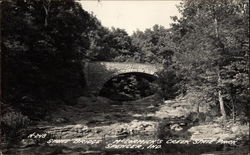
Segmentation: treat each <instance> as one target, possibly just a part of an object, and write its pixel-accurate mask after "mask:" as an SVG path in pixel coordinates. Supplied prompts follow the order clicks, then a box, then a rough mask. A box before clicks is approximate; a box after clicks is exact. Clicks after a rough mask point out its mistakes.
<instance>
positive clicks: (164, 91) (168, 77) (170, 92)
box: [158, 68, 184, 99]
mask: <svg viewBox="0 0 250 155" xmlns="http://www.w3.org/2000/svg"><path fill="white" fill-rule="evenodd" d="M158 85H159V87H160V89H159V91H158V94H159V95H160V96H161V97H162V98H164V99H173V98H174V97H176V96H177V95H179V94H181V93H184V91H183V90H184V89H183V88H184V87H183V86H181V78H180V77H178V76H177V74H176V73H175V71H174V70H173V69H172V68H167V69H166V70H163V71H162V72H159V73H158Z"/></svg>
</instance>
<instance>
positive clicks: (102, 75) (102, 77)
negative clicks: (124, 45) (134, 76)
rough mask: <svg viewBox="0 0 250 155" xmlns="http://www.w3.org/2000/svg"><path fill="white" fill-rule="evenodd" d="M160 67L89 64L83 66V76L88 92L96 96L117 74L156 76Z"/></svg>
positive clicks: (128, 64) (108, 63)
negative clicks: (132, 73)
mask: <svg viewBox="0 0 250 155" xmlns="http://www.w3.org/2000/svg"><path fill="white" fill-rule="evenodd" d="M162 68H163V67H162V66H161V65H152V64H141V63H118V62H90V63H85V65H84V74H85V79H86V85H87V88H88V91H89V92H91V93H94V94H98V93H99V91H100V90H101V89H102V87H103V85H104V84H105V83H106V82H107V81H108V80H109V79H111V78H112V77H114V76H117V75H119V74H125V73H131V72H134V73H135V72H137V73H145V74H149V75H152V76H157V75H156V72H158V71H159V70H161V69H162Z"/></svg>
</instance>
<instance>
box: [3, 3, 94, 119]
mask: <svg viewBox="0 0 250 155" xmlns="http://www.w3.org/2000/svg"><path fill="white" fill-rule="evenodd" d="M1 5H2V6H1V9H2V10H1V12H2V21H4V22H2V27H1V31H2V36H1V37H2V40H1V41H2V49H3V52H4V53H5V57H4V58H3V59H4V60H5V66H3V68H5V70H6V73H5V76H6V81H4V83H5V85H6V88H4V90H5V94H6V95H5V96H4V99H5V101H6V102H7V103H9V104H11V105H12V106H13V107H15V108H16V109H20V110H21V111H24V112H25V113H27V114H28V115H30V114H32V116H31V118H35V117H33V116H34V115H33V114H34V113H37V114H39V115H37V116H38V117H40V118H41V117H42V116H41V115H44V114H45V112H44V111H46V107H48V103H49V101H51V100H64V101H66V102H69V101H70V102H72V100H73V99H74V98H75V97H76V96H79V95H80V94H81V91H82V89H81V87H83V86H84V85H83V84H82V83H83V82H82V80H81V79H83V73H82V69H81V61H83V60H85V59H84V58H86V51H87V49H88V48H89V38H88V36H87V34H88V33H89V30H91V29H93V28H95V27H96V25H95V24H96V23H95V22H94V20H93V18H92V17H91V16H90V15H89V14H88V13H87V12H86V11H84V10H83V9H82V8H81V6H80V4H79V3H76V2H74V0H57V1H51V0H36V1H33V0H18V1H15V0H8V1H7V0H4V1H3V2H2V4H1ZM26 96H29V98H32V100H33V101H28V102H27V101H25V100H24V99H23V98H25V97H26ZM20 103H21V104H20ZM35 107H39V108H35ZM33 108H34V109H33ZM44 108H45V109H44ZM31 109H33V110H31ZM28 111H31V112H30V113H28ZM40 114H41V115H40ZM35 115H36V114H35Z"/></svg>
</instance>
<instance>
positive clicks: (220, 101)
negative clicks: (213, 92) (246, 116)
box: [218, 73, 227, 119]
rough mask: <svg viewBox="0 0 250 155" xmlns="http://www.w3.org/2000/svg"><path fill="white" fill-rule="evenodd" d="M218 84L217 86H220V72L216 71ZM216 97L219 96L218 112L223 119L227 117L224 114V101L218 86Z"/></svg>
mask: <svg viewBox="0 0 250 155" xmlns="http://www.w3.org/2000/svg"><path fill="white" fill-rule="evenodd" d="M218 86H219V87H220V86H221V77H220V73H218ZM218 97H219V104H220V112H221V115H222V118H223V119H226V118H227V115H226V110H225V106H224V101H223V97H222V92H221V88H219V91H218Z"/></svg>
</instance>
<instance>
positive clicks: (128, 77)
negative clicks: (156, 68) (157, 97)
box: [99, 72, 157, 101]
mask: <svg viewBox="0 0 250 155" xmlns="http://www.w3.org/2000/svg"><path fill="white" fill-rule="evenodd" d="M156 80H157V76H155V75H151V74H147V73H143V72H128V73H122V74H118V75H115V76H113V77H112V78H110V79H109V80H107V81H106V82H105V83H104V85H103V86H102V89H101V90H100V92H99V95H100V96H103V97H107V98H110V99H112V100H120V101H125V100H136V99H140V98H144V97H147V96H149V95H153V94H154V93H155V92H156V88H155V87H156V83H155V82H156Z"/></svg>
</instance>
